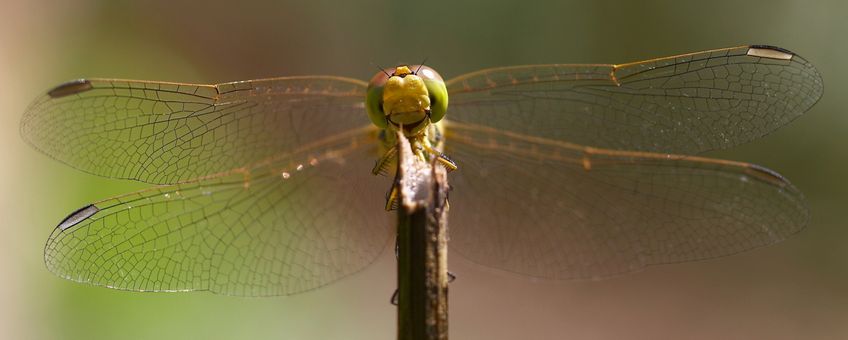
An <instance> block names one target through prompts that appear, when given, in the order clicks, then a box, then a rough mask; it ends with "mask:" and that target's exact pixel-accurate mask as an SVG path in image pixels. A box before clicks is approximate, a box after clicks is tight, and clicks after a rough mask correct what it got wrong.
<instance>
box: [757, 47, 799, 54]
mask: <svg viewBox="0 0 848 340" xmlns="http://www.w3.org/2000/svg"><path fill="white" fill-rule="evenodd" d="M748 48H755V49H761V50H772V51H777V52H781V53H786V54H791V55H797V54H796V53H795V52H792V51H790V50H787V49H785V48H783V47H777V46H772V45H750V46H748Z"/></svg>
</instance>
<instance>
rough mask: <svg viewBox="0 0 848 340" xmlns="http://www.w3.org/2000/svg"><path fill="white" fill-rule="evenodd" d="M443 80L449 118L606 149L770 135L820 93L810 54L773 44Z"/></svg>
mask: <svg viewBox="0 0 848 340" xmlns="http://www.w3.org/2000/svg"><path fill="white" fill-rule="evenodd" d="M447 87H448V92H449V93H450V100H451V103H450V113H449V114H448V118H449V119H451V120H452V121H456V122H462V123H469V124H476V125H484V126H491V127H494V128H498V129H503V130H506V131H511V132H517V133H521V134H526V135H533V136H539V137H544V138H548V139H552V140H559V141H568V142H573V143H578V144H582V145H590V146H595V147H600V148H608V149H617V150H639V151H652V152H663V153H685V154H693V153H699V152H703V151H708V150H714V149H722V148H727V147H731V146H734V145H738V144H741V143H745V142H748V141H750V140H753V139H756V138H758V137H761V136H763V135H766V134H768V133H769V132H771V131H773V130H775V129H777V128H778V127H780V126H783V125H784V124H786V123H788V122H790V121H792V120H793V119H795V118H797V117H798V116H800V115H801V114H802V113H804V112H805V111H807V110H808V109H809V108H810V107H811V106H812V105H813V104H815V102H816V101H817V100H818V99H819V97H821V94H822V80H821V76H820V75H819V74H818V72H817V71H816V69H815V68H814V67H813V66H812V65H811V64H810V63H808V62H807V61H806V60H804V59H803V58H801V57H800V56H798V55H796V54H794V53H791V52H789V51H786V50H783V49H779V48H775V47H768V46H742V47H734V48H725V49H718V50H711V51H704V52H697V53H691V54H684V55H679V56H673V57H667V58H660V59H653V60H648V61H643V62H636V63H629V64H621V65H534V66H517V67H505V68H495V69H488V70H482V71H478V72H474V73H470V74H467V75H463V76H460V77H457V78H455V79H452V80H449V81H448V82H447Z"/></svg>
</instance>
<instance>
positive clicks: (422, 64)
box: [413, 57, 428, 74]
mask: <svg viewBox="0 0 848 340" xmlns="http://www.w3.org/2000/svg"><path fill="white" fill-rule="evenodd" d="M427 58H428V57H424V60H422V61H421V64H418V68H417V69H415V73H413V74H418V71H421V68H422V67H424V63H426V62H427Z"/></svg>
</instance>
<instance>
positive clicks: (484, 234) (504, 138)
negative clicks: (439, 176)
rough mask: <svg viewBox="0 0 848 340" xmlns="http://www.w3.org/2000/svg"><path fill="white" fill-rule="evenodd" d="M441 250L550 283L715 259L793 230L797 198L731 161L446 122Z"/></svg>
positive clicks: (802, 208) (762, 172) (773, 179)
mask: <svg viewBox="0 0 848 340" xmlns="http://www.w3.org/2000/svg"><path fill="white" fill-rule="evenodd" d="M448 123H450V124H448V125H447V127H446V133H447V134H446V140H447V144H446V152H447V153H448V154H450V155H451V156H454V158H453V159H455V160H456V162H457V165H458V166H459V169H460V170H459V171H455V172H454V173H452V176H453V177H452V178H451V186H452V187H453V188H454V190H453V191H452V192H451V195H450V200H451V205H452V206H457V207H461V209H454V210H452V211H451V226H452V227H451V249H453V251H455V252H456V253H459V254H460V255H462V256H464V257H466V258H468V259H470V260H472V261H473V262H476V263H479V264H482V265H485V266H489V267H494V268H499V269H503V270H507V271H511V272H516V273H521V274H525V275H529V276H534V277H540V278H552V279H575V278H599V277H606V276H611V275H616V274H621V273H626V272H630V271H634V270H639V269H641V268H643V267H645V266H648V265H652V264H661V263H671V262H682V261H692V260H699V259H708V258H714V257H719V256H725V255H729V254H733V253H737V252H741V251H745V250H748V249H753V248H757V247H761V246H766V245H770V244H773V243H776V242H778V241H781V240H783V239H785V238H787V237H789V236H790V235H792V234H795V233H797V232H798V231H800V230H801V229H802V228H803V227H804V226H805V224H806V222H807V220H808V218H809V216H808V212H807V208H806V204H805V202H804V198H803V196H802V195H801V193H800V192H799V191H798V190H797V189H796V188H795V187H793V186H792V185H791V184H790V183H789V182H788V181H786V180H785V179H784V178H783V177H781V176H780V175H778V174H776V173H774V172H772V171H770V170H767V169H765V168H762V167H759V166H755V165H751V164H746V163H739V162H730V161H721V160H714V159H707V158H702V157H695V156H675V155H667V154H655V153H648V152H631V151H614V150H607V149H596V148H588V147H583V146H580V145H576V144H569V143H564V142H560V141H555V140H550V139H545V138H541V137H535V136H532V137H530V136H523V135H519V134H516V133H513V132H509V131H502V130H497V129H494V128H490V127H482V126H474V125H468V124H462V123H455V122H448Z"/></svg>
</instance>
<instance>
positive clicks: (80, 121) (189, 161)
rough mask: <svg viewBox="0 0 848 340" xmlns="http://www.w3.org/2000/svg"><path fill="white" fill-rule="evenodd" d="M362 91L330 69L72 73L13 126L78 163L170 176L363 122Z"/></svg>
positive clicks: (241, 160) (100, 171) (219, 167)
mask: <svg viewBox="0 0 848 340" xmlns="http://www.w3.org/2000/svg"><path fill="white" fill-rule="evenodd" d="M364 97H365V84H364V83H363V82H360V81H357V80H352V79H346V78H335V77H289V78H275V79H264V80H253V81H242V82H234V83H225V84H218V85H199V84H178V83H166V82H149V81H133V80H117V79H89V80H77V81H74V82H70V83H66V84H63V85H60V86H58V87H56V88H54V89H53V90H51V91H49V92H48V93H47V94H46V95H44V96H42V97H41V98H39V99H37V100H36V101H35V102H34V103H33V104H31V105H30V107H29V109H28V110H27V112H26V113H25V115H24V118H23V121H22V123H21V132H22V134H23V136H24V138H25V139H26V140H27V141H28V142H29V143H30V144H32V145H33V146H35V147H36V148H38V149H39V150H41V151H42V152H44V153H46V154H48V155H50V156H51V157H53V158H55V159H57V160H59V161H62V162H64V163H67V164H69V165H71V166H73V167H75V168H78V169H81V170H83V171H86V172H90V173H93V174H96V175H101V176H106V177H113V178H125V179H135V180H139V181H143V182H148V183H156V184H173V183H179V182H184V181H188V180H191V179H194V178H199V177H203V176H206V175H210V174H214V173H219V172H224V171H228V170H231V169H235V168H240V167H245V166H248V165H250V164H252V163H254V162H256V161H258V160H261V159H264V158H266V157H269V156H271V155H274V154H277V153H279V152H291V151H293V150H296V149H298V148H299V147H302V146H303V145H304V144H306V143H309V142H311V141H314V140H319V139H323V138H326V137H330V136H333V135H336V134H339V133H342V132H343V131H346V130H348V129H351V128H355V127H358V126H362V125H363V124H367V123H368V119H367V117H366V115H365V110H364V106H363V104H362V102H363V99H364Z"/></svg>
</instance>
